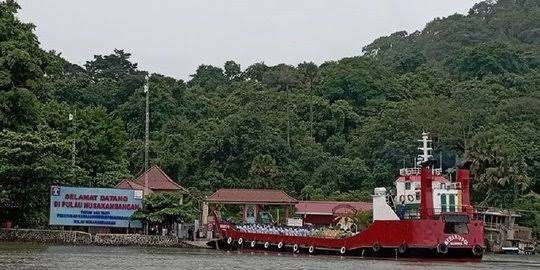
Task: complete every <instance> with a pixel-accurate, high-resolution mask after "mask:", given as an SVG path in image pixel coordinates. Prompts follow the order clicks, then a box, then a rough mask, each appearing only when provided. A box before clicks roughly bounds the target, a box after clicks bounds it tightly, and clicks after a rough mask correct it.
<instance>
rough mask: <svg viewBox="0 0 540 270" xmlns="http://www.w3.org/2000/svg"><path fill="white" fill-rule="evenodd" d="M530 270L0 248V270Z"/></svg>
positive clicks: (492, 259) (513, 262)
mask: <svg viewBox="0 0 540 270" xmlns="http://www.w3.org/2000/svg"><path fill="white" fill-rule="evenodd" d="M471 268H475V269H505V270H507V269H531V268H540V256H538V255H537V256H501V255H486V256H485V258H484V260H483V261H482V262H476V263H475V262H440V261H420V260H397V261H396V260H367V259H361V258H357V257H340V256H324V255H307V254H294V255H293V254H290V253H268V252H252V251H247V252H238V251H215V250H203V249H178V248H136V247H96V246H62V245H36V244H28V243H24V244H23V243H18V244H15V243H0V269H70V270H71V269H96V270H104V269H175V270H177V269H205V270H212V269H257V270H259V269H340V270H348V269H351V270H352V269H355V270H357V269H376V270H377V269H392V270H395V269H471Z"/></svg>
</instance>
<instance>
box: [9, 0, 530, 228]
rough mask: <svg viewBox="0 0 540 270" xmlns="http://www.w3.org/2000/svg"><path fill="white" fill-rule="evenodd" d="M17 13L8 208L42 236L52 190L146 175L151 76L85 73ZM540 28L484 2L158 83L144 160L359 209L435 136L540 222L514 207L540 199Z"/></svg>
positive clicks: (95, 62) (518, 5)
mask: <svg viewBox="0 0 540 270" xmlns="http://www.w3.org/2000/svg"><path fill="white" fill-rule="evenodd" d="M17 9H18V5H17V4H16V3H15V2H14V1H11V0H8V1H6V2H4V3H2V4H0V29H1V31H0V125H1V129H0V130H1V132H0V141H1V142H0V191H1V192H0V204H2V203H3V204H4V205H12V206H13V205H16V206H17V208H16V209H19V210H18V211H13V212H10V214H9V215H10V216H11V217H13V218H15V220H16V222H17V224H19V225H20V226H39V225H44V224H46V215H45V214H43V213H46V212H47V211H46V205H47V199H48V197H47V187H48V186H49V185H50V184H71V185H73V184H77V185H84V186H110V185H112V184H113V183H115V182H116V181H117V180H118V179H120V178H121V177H127V176H129V175H133V174H136V173H137V172H139V171H140V170H141V168H142V167H143V166H142V161H143V158H142V157H143V144H142V138H143V136H144V95H143V91H142V85H143V83H144V76H145V75H146V74H147V72H145V71H141V70H139V69H138V67H137V64H135V63H133V62H131V60H130V54H129V53H128V52H125V51H123V50H114V52H113V53H112V54H110V55H96V56H95V57H94V59H91V60H89V61H88V62H87V63H86V64H85V65H84V66H82V67H81V66H77V65H74V64H71V63H69V62H67V61H65V60H64V59H62V57H61V56H60V55H59V54H57V53H55V52H45V51H43V50H41V49H40V48H39V43H38V39H37V37H36V36H35V35H34V34H33V26H32V25H31V24H27V23H22V22H20V21H19V20H18V19H17V18H16V17H15V15H16V12H17ZM539 29H540V2H539V1H538V0H500V1H498V2H493V1H485V2H481V3H478V4H476V5H475V6H474V7H472V9H471V10H470V11H469V14H467V15H460V14H455V15H451V16H449V17H446V18H437V19H435V20H433V21H431V22H429V23H428V24H427V25H426V27H425V28H424V29H423V30H422V31H417V32H414V33H410V34H409V33H406V32H397V33H394V34H392V35H390V36H387V37H381V38H379V39H377V40H375V41H374V42H373V43H371V44H370V45H368V46H366V47H365V48H364V55H362V56H357V57H350V58H344V59H341V60H337V61H331V62H326V63H323V64H322V65H320V66H318V65H315V64H313V63H301V64H298V65H297V66H291V65H286V64H280V65H276V66H267V65H265V64H264V63H255V64H253V65H251V66H249V67H247V68H245V69H242V68H241V67H240V65H239V64H237V63H235V62H234V61H228V62H226V63H225V64H224V66H223V68H222V67H215V66H210V65H201V66H200V67H199V68H198V69H197V70H196V71H195V73H194V74H193V75H192V78H191V79H190V80H189V81H187V82H184V81H182V80H177V79H174V78H170V77H166V76H163V75H159V74H151V76H150V107H151V124H150V128H151V136H150V137H151V144H150V149H151V152H150V157H151V161H152V163H156V164H159V165H160V166H162V167H163V169H164V170H165V171H166V172H167V173H168V174H170V175H171V176H172V177H173V178H174V179H178V180H179V181H180V182H181V184H182V185H184V186H187V187H192V188H196V189H198V190H199V191H203V192H204V191H213V190H216V189H218V188H222V187H237V188H248V187H249V188H279V189H284V190H286V191H287V192H289V193H290V194H291V195H293V196H297V197H299V198H301V199H321V198H333V199H346V200H355V199H366V198H369V196H368V194H370V192H371V190H372V188H373V187H375V186H392V183H393V181H394V179H395V176H396V173H397V170H398V169H399V168H400V167H403V166H412V162H413V161H412V160H413V157H414V156H415V155H416V154H417V149H416V147H417V142H416V141H415V140H416V139H417V138H418V137H419V135H420V133H421V132H422V131H429V132H431V133H432V134H433V135H434V136H435V139H436V143H435V147H436V148H435V152H436V155H439V153H442V157H443V166H444V167H445V168H446V167H450V166H453V165H454V162H455V160H456V159H465V158H467V159H471V160H473V161H474V168H473V169H474V172H473V173H474V183H473V185H474V193H475V194H474V196H473V198H474V200H475V201H476V203H478V204H481V205H485V206H505V207H514V208H517V209H521V208H522V207H527V209H532V208H535V209H538V207H536V206H537V205H538V203H536V204H534V203H532V202H530V200H525V202H527V204H526V205H525V204H524V200H521V199H522V198H524V196H526V195H527V196H529V197H527V198H533V200H536V201H538V200H539V199H538V196H537V195H536V194H537V193H539V190H540V130H539V129H540V123H539V122H540V92H539V90H540V73H539V72H540V52H539V50H540V46H539V44H540V30H539ZM70 113H71V114H74V120H72V121H69V120H68V115H69V114H70ZM73 142H75V146H76V147H75V149H76V151H75V156H76V158H75V165H74V166H72V164H71V162H72V161H71V155H72V148H71V144H72V143H73ZM9 209H12V208H9ZM528 213H532V214H531V215H529V216H528V217H529V220H532V221H534V220H535V219H534V218H536V220H538V212H535V211H529V212H528ZM534 215H536V216H534Z"/></svg>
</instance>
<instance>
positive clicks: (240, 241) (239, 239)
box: [238, 237, 244, 246]
mask: <svg viewBox="0 0 540 270" xmlns="http://www.w3.org/2000/svg"><path fill="white" fill-rule="evenodd" d="M242 243H244V239H242V237H240V238H238V245H240V246H241V245H242Z"/></svg>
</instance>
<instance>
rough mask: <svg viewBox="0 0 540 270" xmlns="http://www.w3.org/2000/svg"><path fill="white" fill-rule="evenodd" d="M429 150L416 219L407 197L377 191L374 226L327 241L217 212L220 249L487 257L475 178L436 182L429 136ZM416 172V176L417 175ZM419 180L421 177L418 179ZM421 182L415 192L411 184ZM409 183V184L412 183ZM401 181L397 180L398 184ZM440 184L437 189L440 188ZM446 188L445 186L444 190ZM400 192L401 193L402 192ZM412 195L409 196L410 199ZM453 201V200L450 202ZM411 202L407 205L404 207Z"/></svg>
mask: <svg viewBox="0 0 540 270" xmlns="http://www.w3.org/2000/svg"><path fill="white" fill-rule="evenodd" d="M422 135H423V136H422V140H420V141H421V142H422V143H423V146H422V147H421V148H419V149H421V150H423V154H422V155H419V156H420V159H421V160H420V161H419V162H418V164H419V165H420V168H417V169H415V170H403V172H404V173H405V174H406V173H411V174H413V175H410V176H409V177H407V175H405V176H404V179H406V180H405V181H406V182H407V181H409V182H407V183H409V184H408V185H406V186H407V187H408V189H409V190H410V191H411V194H414V193H415V192H417V193H416V194H415V196H413V197H414V198H412V200H413V199H417V200H418V202H419V204H418V206H417V209H418V210H417V211H416V213H415V214H407V215H405V214H404V213H403V212H402V211H401V210H400V209H399V206H398V205H397V204H396V203H394V205H392V203H391V202H392V201H398V200H399V198H400V197H401V196H403V195H400V194H399V193H398V194H397V195H395V196H392V195H390V194H388V193H387V191H386V188H382V187H381V188H375V189H374V194H373V196H372V197H373V222H372V223H371V224H370V225H369V226H368V227H367V228H365V229H364V230H362V231H360V232H356V233H352V234H350V235H348V236H337V237H330V238H329V237H324V236H320V235H309V234H305V233H288V231H287V230H286V229H279V228H273V229H272V230H265V231H258V230H255V231H246V230H244V229H243V228H242V226H235V225H232V224H224V223H222V222H221V220H220V218H219V214H218V213H215V222H216V226H217V228H219V233H220V235H221V238H220V239H219V240H218V241H216V242H215V243H214V244H215V245H216V247H219V248H221V249H244V248H245V249H262V250H276V251H280V252H283V251H289V252H294V253H298V252H305V253H309V254H314V253H336V254H341V255H358V256H375V257H394V256H395V257H398V256H400V257H411V256H412V257H441V258H477V259H478V258H481V257H482V255H483V252H484V249H485V246H484V226H483V225H484V224H483V221H482V220H478V219H476V218H475V215H474V209H473V207H472V205H471V202H470V197H469V182H470V173H469V169H468V166H469V164H470V163H464V164H463V165H462V166H460V167H459V168H457V169H456V170H455V181H450V180H448V181H442V182H444V183H439V182H441V181H439V182H438V181H436V178H437V177H439V176H440V175H437V173H435V171H436V170H435V169H434V168H433V164H434V161H433V160H432V159H431V155H430V151H431V147H429V143H430V142H431V140H429V139H428V134H427V133H423V134H422ZM415 173H416V174H415ZM413 176H415V177H416V178H415V177H413ZM413 178H415V179H417V180H419V181H417V182H414V183H412V184H414V185H413V186H415V187H416V190H415V188H411V187H410V186H411V184H410V182H411V181H412V180H410V179H413ZM439 178H440V177H439ZM407 179H409V180H407ZM397 184H398V182H397V181H396V185H397ZM434 184H435V185H437V186H434ZM443 184H444V185H443ZM397 190H398V191H399V189H397ZM411 194H405V198H406V197H410V196H409V195H411ZM448 198H453V199H452V200H451V201H450V203H449V200H448ZM404 203H405V201H401V204H404Z"/></svg>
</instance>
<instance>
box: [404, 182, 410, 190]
mask: <svg viewBox="0 0 540 270" xmlns="http://www.w3.org/2000/svg"><path fill="white" fill-rule="evenodd" d="M405 190H411V182H405Z"/></svg>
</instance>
